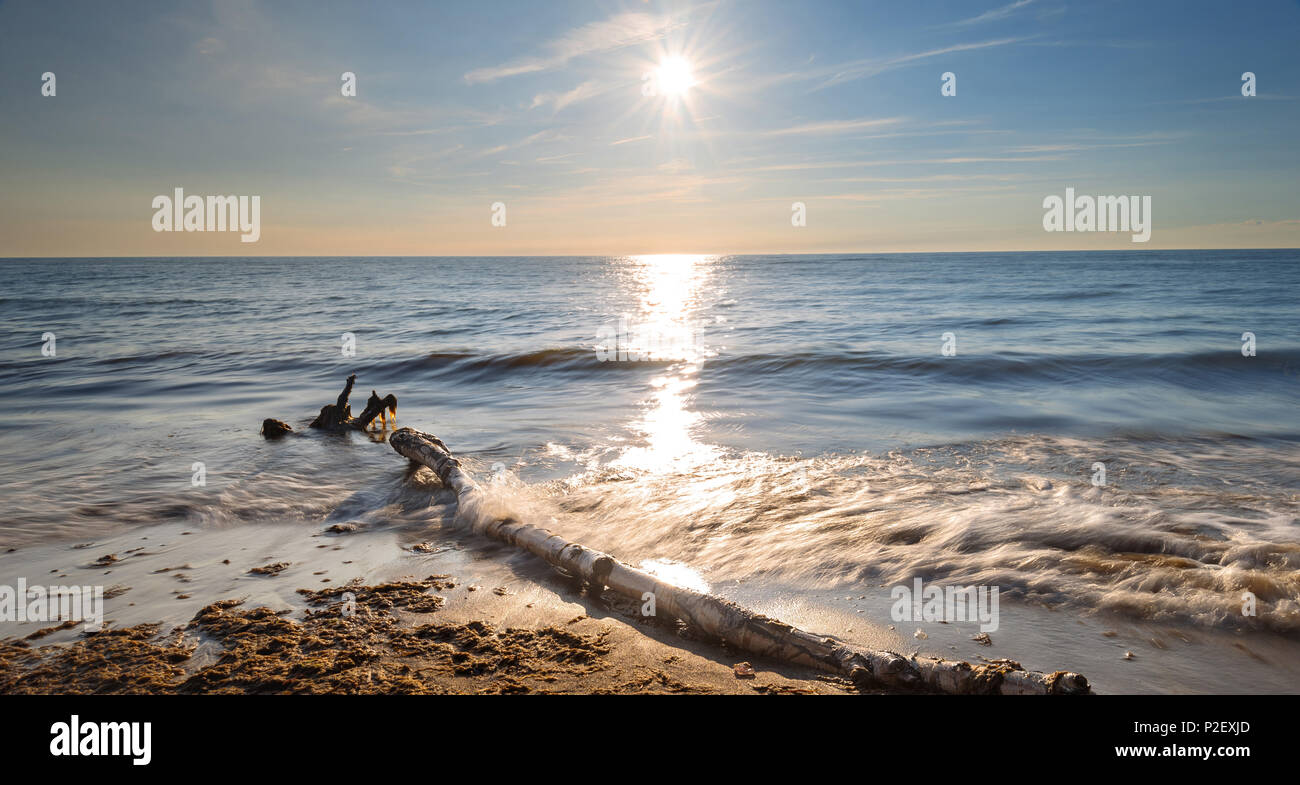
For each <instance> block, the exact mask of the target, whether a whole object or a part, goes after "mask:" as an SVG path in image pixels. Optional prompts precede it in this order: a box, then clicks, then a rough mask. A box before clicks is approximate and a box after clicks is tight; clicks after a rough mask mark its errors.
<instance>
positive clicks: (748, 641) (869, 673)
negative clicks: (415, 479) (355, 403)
mask: <svg viewBox="0 0 1300 785" xmlns="http://www.w3.org/2000/svg"><path fill="white" fill-rule="evenodd" d="M351 387H352V380H351V379H349V380H348V389H351ZM347 392H348V390H344V395H343V396H341V397H340V398H339V405H340V406H342V405H343V404H344V402H345V399H346V396H347ZM326 408H327V409H328V408H330V407H326ZM321 414H322V416H324V415H325V411H324V410H322V412H321ZM388 443H389V444H391V445H392V447H393V449H394V450H396V451H397V452H398V453H400V454H401V455H403V456H405V457H406V458H408V459H410V460H411V461H413V462H415V463H417V464H420V465H423V466H427V467H428V468H430V469H432V470H433V471H434V473H436V474H437V475H438V478H439V479H441V480H442V482H443V484H444V485H446V486H447V487H449V488H451V489H452V490H453V491H455V493H456V498H457V502H458V510H457V517H458V518H459V519H460V520H461V521H462V522H463V523H466V524H468V525H469V526H470V527H471V528H472V530H473V531H474V532H475V533H476V534H480V535H482V536H484V537H489V538H491V539H494V540H497V541H499V542H503V543H506V544H509V545H513V546H515V547H517V548H521V549H523V550H526V551H528V552H529V553H532V554H534V555H536V556H539V557H541V558H542V559H544V560H546V561H547V562H549V563H550V564H552V565H554V566H555V567H558V568H560V569H561V570H564V571H565V572H567V573H569V574H571V575H575V576H579V577H581V578H582V580H584V581H586V582H588V583H589V584H591V585H592V586H593V587H594V588H596V589H597V590H600V589H603V588H608V589H610V590H612V591H614V592H616V593H618V594H620V595H622V596H624V597H627V598H628V599H630V600H632V601H634V602H637V603H642V602H645V601H646V600H647V599H649V598H650V597H651V596H652V597H653V598H654V602H655V607H656V610H657V611H659V610H662V611H663V612H665V613H667V614H668V615H670V616H672V617H675V618H677V619H680V620H681V621H683V622H685V623H686V624H688V625H691V626H693V627H694V628H695V629H696V630H698V631H700V632H702V633H704V634H706V635H709V636H713V637H716V638H718V639H721V640H723V641H726V642H727V643H728V644H730V645H731V646H733V647H735V648H737V649H740V650H742V651H747V652H750V653H752V654H755V655H759V656H763V657H770V658H772V659H775V660H781V661H785V662H790V663H794V664H798V665H805V666H812V667H815V668H819V669H821V670H825V671H829V672H831V673H837V674H840V675H842V676H846V677H848V678H849V679H851V680H852V681H853V682H854V683H855V684H857V685H859V686H861V687H867V688H877V687H879V688H887V689H894V690H909V691H922V692H937V693H950V694H974V693H983V694H1002V695H1012V694H1020V695H1024V694H1032V695H1077V694H1087V693H1089V692H1091V689H1090V688H1089V686H1088V680H1087V679H1086V678H1084V677H1083V676H1081V675H1080V674H1078V673H1073V672H1069V671H1057V672H1055V673H1037V672H1034V671H1026V670H1024V669H1023V668H1021V667H1020V666H1019V664H1017V663H1013V662H1011V661H1008V660H1003V661H1001V662H998V663H990V664H982V665H976V664H972V663H968V662H962V661H957V660H939V659H931V658H925V657H904V656H902V655H900V654H896V653H894V652H890V651H867V650H861V649H857V648H854V647H851V646H849V645H848V644H846V643H844V642H842V641H839V640H836V639H834V638H830V637H825V636H818V635H813V634H811V633H808V632H805V631H803V630H800V629H798V628H795V627H792V626H790V625H789V624H784V623H782V622H780V621H777V620H776V619H770V618H768V617H766V616H763V615H761V614H758V613H754V612H753V611H750V610H747V609H745V608H742V607H741V606H739V605H737V604H736V603H734V602H731V601H729V600H725V599H722V598H720V597H716V596H713V595H711V594H702V593H700V592H696V591H691V590H690V589H684V588H682V587H680V586H674V585H672V584H669V583H665V582H664V581H662V580H660V579H659V578H656V577H655V576H653V575H651V574H650V573H648V572H645V571H644V570H639V569H636V568H635V567H632V566H630V565H627V564H624V563H622V562H620V561H618V560H617V559H615V558H613V557H612V556H610V555H608V554H605V553H601V552H600V551H594V550H591V549H589V548H584V547H583V546H581V545H578V544H577V543H573V542H569V541H568V540H566V539H564V538H563V537H561V536H559V535H556V534H552V533H551V532H549V531H547V530H546V529H542V528H539V527H537V526H532V525H530V524H527V523H523V522H521V521H518V520H515V519H513V518H509V517H505V518H503V517H497V516H494V515H490V514H488V513H487V510H486V505H485V500H484V496H483V490H482V489H481V488H480V487H479V485H478V484H477V483H476V482H474V480H473V478H471V477H470V476H469V475H468V474H466V473H465V471H464V470H462V469H461V468H460V462H459V461H458V460H456V458H455V457H453V456H452V454H451V450H450V449H448V448H447V445H445V444H443V443H442V441H441V440H439V439H438V438H437V437H436V436H432V435H430V434H427V433H422V432H420V431H416V430H413V429H411V428H400V429H398V430H397V431H395V432H394V433H393V434H392V435H391V436H390V437H389V439H388Z"/></svg>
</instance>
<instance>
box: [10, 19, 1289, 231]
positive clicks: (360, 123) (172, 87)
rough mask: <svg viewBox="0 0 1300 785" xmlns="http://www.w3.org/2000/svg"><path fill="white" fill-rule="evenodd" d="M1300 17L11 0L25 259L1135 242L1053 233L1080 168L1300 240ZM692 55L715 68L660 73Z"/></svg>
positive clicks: (1183, 225) (1078, 183) (1228, 223)
mask: <svg viewBox="0 0 1300 785" xmlns="http://www.w3.org/2000/svg"><path fill="white" fill-rule="evenodd" d="M1297 32H1300V4H1297V3H1296V2H1261V3H1252V4H1249V5H1245V6H1242V5H1239V4H1229V3H1226V2H1218V3H1209V2H1206V3H1202V2H1141V3H1139V2H1106V1H1104V0H1099V1H1097V2H1075V1H1068V0H1067V1H1062V0H1012V1H1011V2H1006V3H1004V2H1000V0H992V1H991V2H888V3H885V2H881V3H874V2H863V1H861V0H856V1H855V2H817V1H816V0H813V1H812V2H809V3H800V4H795V3H788V2H752V1H751V2H729V1H726V0H719V1H718V2H711V3H679V2H640V1H639V0H631V1H627V2H549V1H548V2H545V3H537V2H518V3H514V2H491V3H489V2H482V3H427V2H426V3H414V2H412V3H398V2H394V3H329V2H275V3H271V2H267V3H258V2H215V3H189V2H169V3H162V2H159V3H151V2H138V3H130V4H124V5H123V6H121V7H110V6H108V5H107V4H103V3H98V2H87V3H75V2H74V3H58V4H40V3H28V2H13V0H8V1H7V2H4V3H3V4H0V151H2V152H0V157H2V158H3V167H2V168H0V180H2V181H3V183H4V188H3V189H2V191H0V256H25V255H33V256H62V255H69V256H72V255H78V256H80V255H93V256H113V255H149V256H155V255H250V254H253V255H261V254H267V255H278V254H287V255H297V254H302V255H311V254H331V255H335V254H336V255H363V254H364V255H369V254H375V255H386V254H521V253H526V254H567V253H613V254H621V253H650V252H698V253H728V252H765V251H769V252H776V251H790V252H831V251H912V250H916V251H927V250H936V251H938V250H949V251H956V250H999V249H1021V250H1031V249H1040V248H1041V249H1048V248H1050V249H1069V248H1078V249H1095V248H1134V247H1137V246H1134V245H1133V244H1132V242H1131V240H1130V237H1129V235H1128V234H1108V233H1096V234H1091V235H1089V234H1079V233H1048V232H1045V231H1044V230H1043V228H1042V215H1043V209H1042V206H1041V205H1042V200H1043V198H1044V197H1045V196H1047V195H1049V194H1061V193H1063V192H1064V189H1065V188H1066V187H1067V186H1072V187H1074V188H1075V189H1076V190H1077V191H1078V192H1080V193H1091V194H1107V195H1109V194H1140V195H1151V196H1152V201H1153V213H1154V215H1153V224H1154V229H1153V232H1152V237H1151V241H1150V242H1149V243H1147V244H1146V245H1145V246H1141V247H1149V248H1169V247H1296V246H1300V205H1298V203H1297V202H1298V200H1297V195H1296V194H1297V186H1296V182H1297V175H1298V174H1300V145H1297V144H1296V143H1295V141H1294V137H1295V132H1296V128H1297V127H1298V126H1300V122H1298V121H1300V57H1297V54H1296V37H1297ZM667 57H681V58H683V59H684V60H685V61H687V62H688V63H689V64H690V66H691V70H692V74H693V77H694V80H695V84H694V85H693V86H692V87H690V88H689V89H688V90H687V91H686V92H685V93H684V94H683V95H681V96H676V97H665V96H663V95H654V96H646V95H643V90H642V87H643V77H644V76H645V75H646V74H647V73H652V72H653V71H654V69H655V68H656V67H657V66H658V65H659V64H660V63H661V62H662V61H663V60H664V59H665V58H667ZM46 71H50V72H54V73H55V74H56V78H57V95H56V96H54V97H44V96H42V95H41V92H40V88H41V74H42V73H44V72H46ZM345 71H351V72H353V73H355V74H356V77H357V95H356V96H355V97H345V96H342V95H341V94H340V84H341V82H340V75H341V74H342V73H343V72H345ZM948 71H950V72H953V73H954V74H955V75H956V79H957V95H955V96H951V97H945V96H942V95H941V94H940V86H941V78H940V77H941V74H942V73H944V72H948ZM1244 71H1252V72H1254V73H1255V74H1256V77H1257V80H1258V81H1257V89H1258V95H1256V96H1255V97H1251V98H1246V97H1243V96H1242V95H1241V92H1240V87H1241V74H1242V72H1244ZM651 81H652V82H653V79H652V80H651ZM176 187H183V188H185V190H186V192H187V193H191V194H248V195H259V196H260V197H261V202H262V231H261V240H260V241H259V242H258V243H256V244H241V243H240V242H239V239H238V236H237V235H234V234H229V233H180V232H177V233H156V232H154V231H153V230H152V228H151V225H150V219H151V217H152V214H153V210H152V209H151V207H150V204H151V200H152V198H153V197H154V196H155V195H157V194H170V193H171V192H172V189H173V188H176ZM495 202H502V203H504V204H505V205H506V216H507V220H506V225H505V226H504V227H497V226H493V225H492V223H491V216H492V212H491V205H492V204H493V203H495ZM793 202H802V203H804V204H805V205H806V209H807V225H806V226H803V227H794V226H792V225H791V220H790V218H791V204H792V203H793Z"/></svg>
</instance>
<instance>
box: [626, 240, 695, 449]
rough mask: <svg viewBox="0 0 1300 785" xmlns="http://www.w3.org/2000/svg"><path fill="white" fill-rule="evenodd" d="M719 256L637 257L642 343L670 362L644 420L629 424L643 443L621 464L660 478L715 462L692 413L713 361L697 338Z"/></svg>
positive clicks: (635, 279) (654, 382)
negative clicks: (705, 367) (704, 371)
mask: <svg viewBox="0 0 1300 785" xmlns="http://www.w3.org/2000/svg"><path fill="white" fill-rule="evenodd" d="M713 260H714V257H709V256H699V255H690V254H661V255H653V256H635V257H632V259H631V261H632V262H633V264H634V265H635V266H634V268H633V273H634V277H633V285H634V286H635V287H636V288H637V291H636V292H635V294H636V295H637V297H638V298H639V300H640V304H641V312H640V314H638V316H637V320H638V333H637V334H638V339H639V340H642V341H645V340H647V338H648V337H650V336H652V337H653V342H654V343H655V344H656V346H655V348H657V349H658V351H651V352H650V353H649V356H650V358H651V359H656V360H661V361H662V360H667V361H669V362H670V363H672V364H671V365H669V366H668V367H667V368H666V369H665V371H664V372H663V373H662V374H660V375H658V376H655V377H654V378H653V379H651V380H650V385H651V394H650V397H649V398H648V399H647V401H646V406H645V408H644V410H643V411H642V412H641V413H640V416H639V417H638V418H637V419H636V420H635V421H633V422H632V423H630V426H631V428H632V430H633V431H635V432H637V433H639V434H640V435H641V437H642V439H643V440H644V443H643V444H641V445H636V446H633V447H630V448H628V449H627V450H626V451H625V452H624V453H623V455H622V456H621V457H620V458H619V459H618V460H617V461H616V462H615V463H616V464H617V465H621V466H627V467H631V468H635V469H641V470H644V471H649V472H655V473H667V472H685V471H690V470H691V469H692V468H693V467H696V466H699V465H700V464H702V463H704V462H707V461H710V460H713V459H714V458H715V457H717V455H718V452H719V451H718V448H717V447H715V446H713V445H709V444H702V443H700V442H699V441H697V440H696V438H695V432H696V431H697V430H698V428H699V426H700V424H701V423H702V422H703V417H702V416H701V415H700V413H699V412H697V411H695V410H693V409H692V408H691V403H692V397H691V392H690V391H691V389H692V388H694V387H695V385H696V384H697V382H698V376H699V371H700V368H701V366H702V364H703V362H704V360H705V359H706V358H707V356H708V351H707V349H706V348H705V344H704V341H702V340H701V339H700V336H699V335H698V333H697V325H698V323H699V322H700V321H701V314H700V309H701V299H700V294H701V291H702V290H703V289H704V287H705V286H706V285H707V283H708V279H709V277H710V274H711V270H710V267H711V263H712V262H713Z"/></svg>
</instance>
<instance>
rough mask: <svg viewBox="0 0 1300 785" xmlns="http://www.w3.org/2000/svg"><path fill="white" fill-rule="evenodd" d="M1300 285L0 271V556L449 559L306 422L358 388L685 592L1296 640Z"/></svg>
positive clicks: (774, 274)
mask: <svg viewBox="0 0 1300 785" xmlns="http://www.w3.org/2000/svg"><path fill="white" fill-rule="evenodd" d="M1298 256H1300V252H1297V251H1286V250H1278V251H1156V252H1152V251H1143V252H1132V253H1129V252H1107V253H1017V254H1003V253H998V254H992V253H971V254H934V255H931V254H888V255H872V254H864V255H843V256H657V257H602V258H419V259H417V258H402V259H378V258H365V259H361V258H358V259H351V258H346V259H345V258H330V259H321V258H292V259H286V258H271V259H268V258H249V259H165V260H131V259H115V260H92V259H84V260H81V259H78V260H9V261H5V262H3V263H0V270H3V272H4V274H5V281H6V287H5V290H4V291H3V293H0V303H2V304H3V305H2V307H0V368H2V369H3V378H4V385H3V391H4V396H5V404H6V410H7V412H8V416H7V417H4V418H3V419H0V487H2V488H3V490H2V491H0V501H2V502H3V505H2V507H0V510H2V511H0V548H6V547H29V546H32V545H34V544H47V543H56V542H68V543H75V542H81V541H89V540H94V539H96V538H98V537H104V536H108V535H111V534H114V533H120V532H123V531H130V530H132V529H136V528H139V529H142V530H143V529H146V528H147V527H150V526H154V525H157V524H159V523H163V522H185V523H186V524H188V525H192V526H194V527H206V528H215V529H227V530H229V531H230V533H231V537H232V538H236V539H237V538H238V535H239V532H240V531H241V530H243V529H242V528H241V527H250V526H258V525H262V524H265V523H268V522H276V523H284V522H288V523H295V522H297V523H301V524H302V525H303V526H304V530H306V531H316V530H317V529H318V528H319V526H320V524H321V523H322V522H326V521H343V520H355V521H360V522H362V523H364V524H366V525H367V526H370V527H386V526H391V527H396V528H399V529H401V530H402V531H403V532H406V533H408V534H409V537H410V538H411V539H416V540H423V539H430V538H435V539H436V538H437V537H439V536H442V535H441V534H440V532H443V531H444V529H445V527H446V526H447V525H448V520H449V519H450V515H451V513H450V510H451V500H450V499H448V498H446V497H445V495H443V496H437V495H435V501H436V502H437V503H435V504H434V506H433V507H426V506H425V504H424V502H425V501H427V498H428V489H427V488H426V489H424V490H423V491H421V492H422V493H424V497H423V499H420V498H419V494H418V493H415V492H414V491H413V490H412V488H411V483H410V482H409V481H408V478H407V476H406V467H405V465H404V461H402V460H401V459H399V458H398V457H397V456H396V455H395V454H394V453H393V452H392V450H391V449H389V448H388V447H387V446H386V445H385V444H383V443H382V440H383V437H382V436H381V435H378V434H362V433H352V434H344V435H325V434H318V433H312V432H310V431H308V429H307V428H306V424H307V423H308V422H309V421H310V420H311V419H312V417H314V416H315V414H316V412H317V411H318V410H319V408H320V407H321V406H322V405H324V404H326V403H331V402H333V400H334V398H335V396H337V394H338V392H339V390H340V389H341V388H342V384H343V382H344V379H345V378H346V377H347V375H348V374H350V373H356V374H357V390H356V393H354V396H353V404H354V410H360V408H361V407H362V405H363V404H364V400H365V396H366V395H368V394H369V392H370V391H371V390H372V389H373V390H376V391H378V393H379V394H380V395H381V396H382V395H385V394H388V393H393V394H395V395H396V396H397V398H398V400H399V408H398V422H399V424H400V425H410V426H413V427H417V428H420V429H422V430H427V431H430V432H433V433H435V434H437V435H438V436H440V437H441V438H442V439H443V440H444V441H445V442H446V443H447V444H448V445H450V446H451V447H452V448H453V449H454V450H456V451H457V452H458V453H460V454H461V455H462V456H464V459H465V463H466V466H467V467H468V468H469V469H470V470H471V471H472V472H473V473H474V474H476V475H477V476H478V477H479V478H480V479H481V480H482V481H483V482H484V483H485V485H487V487H488V488H489V489H490V490H491V492H492V493H493V494H494V495H495V496H496V498H497V499H498V500H499V502H500V504H501V505H503V506H504V507H509V508H512V509H515V510H518V511H520V512H521V513H523V514H526V515H529V516H533V517H534V518H536V519H537V520H538V521H539V522H541V523H543V525H547V526H549V527H550V528H552V529H554V530H556V531H558V532H561V533H563V534H566V535H568V536H570V537H572V538H573V539H576V540H578V541H580V542H583V543H586V544H588V545H591V546H593V547H597V548H602V549H605V550H608V551H609V552H611V553H614V554H615V555H617V556H618V557H620V558H623V559H624V560H627V561H629V562H633V563H642V564H648V565H651V566H654V567H656V568H658V569H661V570H664V571H675V574H677V575H679V576H681V579H682V580H684V581H689V582H690V583H691V585H696V586H699V587H701V588H703V587H709V588H712V589H714V590H716V591H720V592H722V593H729V592H736V591H743V589H737V588H735V587H754V586H761V587H767V588H768V590H770V591H774V592H779V591H782V590H783V587H786V588H790V589H791V590H793V589H795V588H798V589H806V590H823V589H824V590H828V591H829V590H837V591H838V590H842V589H845V590H849V591H854V590H857V589H858V588H859V587H865V586H870V587H873V588H879V587H881V586H889V585H892V584H897V583H909V582H910V581H911V579H912V578H913V577H922V578H923V579H925V580H927V581H934V582H938V583H946V584H953V585H968V584H980V585H990V586H998V587H999V588H1000V591H1001V592H1003V596H1004V597H1005V598H1008V599H1010V600H1011V601H1013V602H1015V601H1019V602H1023V603H1028V604H1037V605H1043V606H1046V607H1048V608H1052V609H1057V610H1064V611H1069V612H1071V613H1074V612H1078V613H1082V614H1109V615H1114V616H1116V617H1119V618H1132V619H1142V620H1155V621H1159V622H1161V623H1168V624H1172V625H1176V626H1183V627H1186V628H1187V629H1213V630H1227V631H1233V630H1248V631H1252V632H1255V633H1259V634H1267V635H1275V636H1281V637H1282V638H1293V637H1295V635H1296V633H1298V632H1300V599H1298V598H1300V451H1298V450H1297V446H1298V443H1300V417H1298V415H1297V412H1300V409H1298V408H1297V404H1298V403H1300V307H1298V306H1297V293H1298V292H1300V262H1298V260H1297V257H1298ZM1247 332H1249V333H1252V334H1253V335H1254V340H1255V347H1256V355H1255V356H1251V357H1247V356H1243V352H1242V346H1243V333H1247ZM45 333H53V334H54V337H55V338H54V340H55V343H54V350H55V351H54V356H52V357H51V356H43V354H42V347H43V345H46V344H47V343H48V342H47V341H46V340H45V339H44V338H43V337H42V336H43V335H44V334H45ZM345 333H350V334H351V335H352V336H354V338H355V353H354V355H352V356H346V355H345V353H344V351H343V336H344V334H345ZM267 417H275V418H278V419H283V420H286V421H288V422H290V423H291V424H293V426H294V427H295V428H296V429H298V430H300V431H303V432H304V434H303V435H296V436H291V437H289V438H286V439H284V440H282V441H278V442H268V441H265V440H263V439H262V438H261V437H260V436H259V433H258V431H259V427H260V423H261V421H262V420H263V419H264V418H267ZM198 463H201V464H202V469H203V472H204V474H205V484H204V485H202V486H199V487H195V486H194V484H193V483H192V478H193V477H194V474H195V471H196V470H197V468H198V467H196V464H198ZM1099 465H1100V466H1099ZM1100 468H1104V471H1105V483H1104V484H1100V485H1099V484H1096V483H1094V480H1095V479H1100V477H1099V469H1100ZM448 536H449V535H448ZM665 574H667V573H665ZM1245 591H1250V592H1253V593H1254V594H1255V595H1256V597H1257V600H1258V606H1257V615H1255V616H1253V617H1252V616H1246V615H1243V614H1242V613H1241V607H1242V600H1241V595H1242V594H1243V592H1245Z"/></svg>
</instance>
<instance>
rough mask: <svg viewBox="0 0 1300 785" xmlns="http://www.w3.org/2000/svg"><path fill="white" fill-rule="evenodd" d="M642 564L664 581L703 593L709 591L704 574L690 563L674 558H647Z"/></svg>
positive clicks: (645, 568)
mask: <svg viewBox="0 0 1300 785" xmlns="http://www.w3.org/2000/svg"><path fill="white" fill-rule="evenodd" d="M640 566H641V569H643V570H645V571H646V572H648V573H650V574H651V575H653V576H655V577H656V578H658V579H659V580H661V581H663V582H664V583H670V584H672V585H673V586H678V587H681V588H683V589H690V590H691V591H698V592H701V593H703V594H707V593H708V592H709V584H708V583H707V582H706V581H705V580H704V576H703V575H700V573H699V572H697V571H695V570H694V569H692V568H691V566H690V565H689V564H683V563H682V562H679V561H674V560H673V559H646V560H645V561H643V562H641V565H640Z"/></svg>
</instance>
